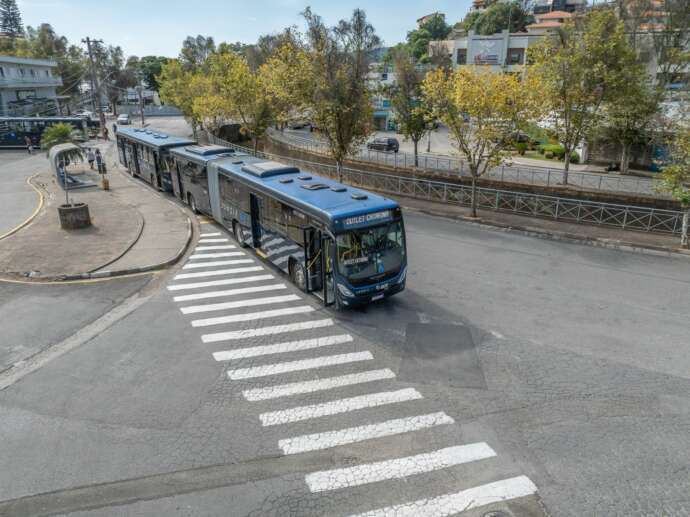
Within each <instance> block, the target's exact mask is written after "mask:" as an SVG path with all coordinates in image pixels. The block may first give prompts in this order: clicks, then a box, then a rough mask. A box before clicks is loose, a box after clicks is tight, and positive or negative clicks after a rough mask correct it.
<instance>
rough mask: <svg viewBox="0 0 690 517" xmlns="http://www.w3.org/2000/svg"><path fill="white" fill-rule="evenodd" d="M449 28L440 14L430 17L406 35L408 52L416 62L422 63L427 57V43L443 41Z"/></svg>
mask: <svg viewBox="0 0 690 517" xmlns="http://www.w3.org/2000/svg"><path fill="white" fill-rule="evenodd" d="M450 31H451V26H450V25H448V24H447V23H446V18H445V16H444V15H443V14H441V13H435V14H434V15H432V16H430V17H429V18H427V19H426V20H424V22H423V23H422V24H420V26H419V27H418V28H416V29H415V30H413V31H409V32H408V33H407V44H408V45H409V50H410V52H411V53H412V55H413V56H414V58H415V59H417V60H422V61H424V60H425V58H426V57H427V51H428V49H429V42H431V41H437V40H443V39H446V38H447V37H448V34H450Z"/></svg>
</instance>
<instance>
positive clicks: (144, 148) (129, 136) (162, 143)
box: [115, 127, 196, 192]
mask: <svg viewBox="0 0 690 517" xmlns="http://www.w3.org/2000/svg"><path fill="white" fill-rule="evenodd" d="M115 139H116V141H117V154H118V158H119V160H120V163H121V164H122V165H123V166H124V167H125V168H126V169H127V170H128V171H129V173H130V174H131V175H132V176H139V177H140V178H141V179H143V180H144V181H146V182H147V183H150V184H151V185H152V186H153V187H155V188H157V189H159V190H165V191H167V192H172V191H173V185H172V178H171V173H170V167H171V159H170V155H169V150H170V149H172V148H175V147H178V146H184V145H193V144H195V143H196V142H195V141H194V140H190V139H188V138H180V137H176V136H170V135H166V134H165V133H160V132H157V131H153V130H151V129H145V128H131V127H126V128H120V127H118V128H117V133H116V134H115Z"/></svg>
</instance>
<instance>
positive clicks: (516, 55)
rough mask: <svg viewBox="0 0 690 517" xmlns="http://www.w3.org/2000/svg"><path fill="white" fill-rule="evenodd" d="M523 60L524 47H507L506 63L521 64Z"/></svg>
mask: <svg viewBox="0 0 690 517" xmlns="http://www.w3.org/2000/svg"><path fill="white" fill-rule="evenodd" d="M524 60H525V49H524V48H511V49H508V64H509V65H521V64H523V63H524Z"/></svg>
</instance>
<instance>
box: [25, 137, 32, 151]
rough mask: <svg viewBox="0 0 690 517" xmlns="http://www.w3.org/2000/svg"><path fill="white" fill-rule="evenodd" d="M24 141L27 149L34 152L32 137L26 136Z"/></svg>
mask: <svg viewBox="0 0 690 517" xmlns="http://www.w3.org/2000/svg"><path fill="white" fill-rule="evenodd" d="M24 143H25V144H26V150H27V152H28V153H29V154H34V144H33V143H32V142H31V137H29V136H25V137H24Z"/></svg>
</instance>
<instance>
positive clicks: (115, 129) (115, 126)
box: [113, 124, 117, 135]
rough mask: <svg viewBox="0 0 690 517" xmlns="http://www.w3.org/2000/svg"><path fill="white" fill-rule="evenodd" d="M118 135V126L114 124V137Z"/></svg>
mask: <svg viewBox="0 0 690 517" xmlns="http://www.w3.org/2000/svg"><path fill="white" fill-rule="evenodd" d="M116 134H117V124H113V135H116Z"/></svg>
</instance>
